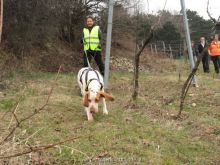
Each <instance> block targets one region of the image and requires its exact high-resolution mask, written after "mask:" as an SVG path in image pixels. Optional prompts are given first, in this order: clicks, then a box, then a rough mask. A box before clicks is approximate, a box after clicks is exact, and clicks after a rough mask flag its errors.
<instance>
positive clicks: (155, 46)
mask: <svg viewBox="0 0 220 165" xmlns="http://www.w3.org/2000/svg"><path fill="white" fill-rule="evenodd" d="M154 49H155V53H156V54H157V44H155V45H154Z"/></svg>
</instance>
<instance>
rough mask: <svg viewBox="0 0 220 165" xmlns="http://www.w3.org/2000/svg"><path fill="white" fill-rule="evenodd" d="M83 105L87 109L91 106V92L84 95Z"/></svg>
mask: <svg viewBox="0 0 220 165" xmlns="http://www.w3.org/2000/svg"><path fill="white" fill-rule="evenodd" d="M83 105H84V106H85V107H88V106H89V92H86V94H85V95H84V97H83Z"/></svg>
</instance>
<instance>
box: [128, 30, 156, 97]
mask: <svg viewBox="0 0 220 165" xmlns="http://www.w3.org/2000/svg"><path fill="white" fill-rule="evenodd" d="M153 34H154V33H153V30H151V31H150V34H149V36H148V37H147V39H146V40H145V42H144V44H143V46H142V47H141V49H140V50H139V51H138V52H137V53H136V54H135V57H134V58H135V61H134V88H133V94H132V99H133V101H136V100H137V97H138V91H139V81H138V80H139V63H140V55H141V53H142V52H143V50H144V48H145V47H146V46H147V44H148V43H149V42H150V41H151V39H152V38H153Z"/></svg>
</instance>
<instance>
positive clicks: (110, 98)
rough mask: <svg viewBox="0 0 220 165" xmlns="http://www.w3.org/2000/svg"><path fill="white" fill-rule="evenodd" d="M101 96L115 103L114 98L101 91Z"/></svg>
mask: <svg viewBox="0 0 220 165" xmlns="http://www.w3.org/2000/svg"><path fill="white" fill-rule="evenodd" d="M99 94H100V96H101V97H104V98H106V99H108V100H110V101H114V97H113V96H112V95H110V94H108V93H106V92H103V91H100V92H99Z"/></svg>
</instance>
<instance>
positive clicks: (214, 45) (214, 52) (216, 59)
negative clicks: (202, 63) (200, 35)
mask: <svg viewBox="0 0 220 165" xmlns="http://www.w3.org/2000/svg"><path fill="white" fill-rule="evenodd" d="M208 51H209V55H210V56H211V59H212V61H213V64H214V67H215V72H216V73H217V74H219V67H220V41H219V37H218V34H215V36H214V39H213V41H212V42H211V44H210V46H209V48H208Z"/></svg>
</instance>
